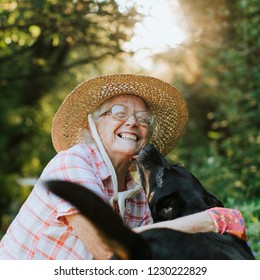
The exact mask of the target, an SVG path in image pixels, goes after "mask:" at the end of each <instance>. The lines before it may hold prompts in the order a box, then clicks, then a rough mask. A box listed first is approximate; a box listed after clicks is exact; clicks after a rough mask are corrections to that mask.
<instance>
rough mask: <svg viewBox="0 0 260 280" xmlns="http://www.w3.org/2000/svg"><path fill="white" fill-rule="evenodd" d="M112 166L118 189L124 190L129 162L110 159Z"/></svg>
mask: <svg viewBox="0 0 260 280" xmlns="http://www.w3.org/2000/svg"><path fill="white" fill-rule="evenodd" d="M112 164H113V166H114V169H115V172H116V176H117V182H118V191H119V192H122V191H125V190H126V177H127V174H128V172H129V167H130V162H129V161H128V162H123V161H118V162H115V161H112Z"/></svg>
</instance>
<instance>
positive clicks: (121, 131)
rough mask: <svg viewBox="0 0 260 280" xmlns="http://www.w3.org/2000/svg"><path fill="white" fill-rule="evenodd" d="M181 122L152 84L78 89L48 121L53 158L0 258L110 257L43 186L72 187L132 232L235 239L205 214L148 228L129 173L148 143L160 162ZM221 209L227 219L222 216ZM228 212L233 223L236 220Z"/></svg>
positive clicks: (175, 96) (104, 79)
mask: <svg viewBox="0 0 260 280" xmlns="http://www.w3.org/2000/svg"><path fill="white" fill-rule="evenodd" d="M187 117H188V112H187V108H186V103H185V101H184V99H183V98H182V96H181V94H180V93H179V92H178V90H177V89H176V88H174V87H172V86H170V85H169V84H167V83H165V82H162V81H160V80H158V79H155V78H152V77H146V76H141V75H132V74H112V75H105V76H100V77H96V78H93V79H91V80H88V81H85V82H83V83H81V84H80V85H79V86H78V87H76V88H75V89H74V91H73V92H72V93H71V94H70V95H69V96H68V97H67V98H66V99H65V100H64V102H63V104H62V105H61V107H60V108H59V110H58V112H57V114H56V115H55V117H54V120H53V128H52V139H53V144H54V147H55V149H56V151H57V152H58V154H57V155H56V156H55V157H54V158H53V159H52V160H51V161H50V162H49V164H48V165H47V167H46V168H45V169H44V171H43V173H42V175H41V176H40V178H39V180H38V182H37V184H36V185H35V187H34V189H33V191H32V192H31V194H30V196H29V197H28V199H27V200H26V202H25V203H24V205H23V206H22V208H21V210H20V212H19V214H18V215H17V217H16V218H15V219H14V221H13V222H12V224H11V225H10V227H9V229H8V231H7V233H6V235H5V236H4V237H3V239H2V241H1V245H0V258H2V259H64V260H65V259H93V258H94V259H108V258H109V257H110V255H111V252H109V251H108V250H107V249H106V248H105V246H103V245H102V242H101V240H100V239H99V236H98V234H97V232H96V231H95V229H94V228H93V227H92V226H91V224H89V223H88V221H87V220H86V219H85V218H83V217H82V216H81V215H80V214H79V213H78V211H77V209H75V208H74V207H72V206H71V205H70V204H69V203H67V202H65V201H63V200H62V199H60V198H58V197H57V196H55V195H54V194H52V193H50V192H48V191H47V189H46V188H45V187H44V181H46V180H50V179H59V180H67V181H72V182H76V183H79V184H81V185H83V186H85V187H86V188H88V189H90V190H92V191H93V192H95V193H96V194H97V195H98V196H99V197H101V198H102V199H103V200H104V201H106V202H107V203H110V204H111V207H113V208H114V210H115V211H116V212H117V213H118V214H119V215H121V217H122V219H123V220H124V222H125V224H126V225H127V226H129V227H130V228H133V229H134V230H135V231H141V230H145V229H148V228H152V227H162V226H163V227H168V228H172V229H179V230H182V231H187V232H208V231H219V232H221V233H222V232H224V230H230V231H231V232H232V230H233V232H234V233H235V234H236V235H239V234H241V231H239V230H237V229H234V228H229V227H230V225H229V223H228V222H226V223H225V222H223V221H225V219H224V220H223V219H222V221H221V222H220V221H218V219H217V218H216V216H214V214H213V211H211V210H208V211H205V212H201V213H197V214H194V215H191V216H187V217H184V218H180V219H177V220H173V221H167V222H163V223H157V224H153V223H152V219H151V214H150V210H149V208H148V204H147V201H146V196H145V193H144V190H143V189H142V188H141V187H139V186H138V184H137V183H136V182H135V181H134V179H133V177H132V176H131V174H130V169H131V167H132V166H133V163H134V160H135V159H136V156H137V155H138V153H139V151H140V149H141V148H142V147H144V145H145V144H147V143H148V142H152V143H153V144H154V145H155V146H156V147H157V148H158V149H159V150H160V151H161V153H162V154H163V155H166V154H167V153H168V152H170V151H171V150H172V149H173V148H174V147H175V145H176V143H177V142H178V140H179V139H180V137H181V135H182V133H183V131H184V127H185V124H186V121H187ZM71 191H72V192H73V189H72V190H71ZM224 210H226V212H225V211H224V212H223V215H224V218H227V216H230V211H228V209H224ZM214 213H215V212H214ZM232 213H233V214H232V215H233V216H234V217H235V218H236V216H237V215H239V214H240V213H239V211H237V212H236V211H233V212H232ZM233 216H232V217H233ZM242 222H243V220H242ZM111 226H112V225H111ZM240 228H241V226H240ZM243 231H244V226H243V224H242V232H243Z"/></svg>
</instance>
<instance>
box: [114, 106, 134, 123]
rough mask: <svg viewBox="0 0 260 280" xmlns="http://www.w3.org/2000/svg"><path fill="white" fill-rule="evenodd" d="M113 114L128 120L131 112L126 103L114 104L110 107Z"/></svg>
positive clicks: (115, 116) (120, 118)
mask: <svg viewBox="0 0 260 280" xmlns="http://www.w3.org/2000/svg"><path fill="white" fill-rule="evenodd" d="M110 112H111V115H112V116H113V117H114V118H116V119H118V120H122V121H124V120H127V118H129V116H130V113H129V110H128V108H127V107H126V106H124V105H114V106H112V107H111V108H110Z"/></svg>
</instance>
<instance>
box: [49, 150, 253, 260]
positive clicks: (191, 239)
mask: <svg viewBox="0 0 260 280" xmlns="http://www.w3.org/2000/svg"><path fill="white" fill-rule="evenodd" d="M138 169H139V172H140V177H141V179H142V182H143V185H144V187H145V189H146V192H147V194H148V195H149V200H150V202H149V205H150V207H151V211H152V216H153V218H154V220H155V221H161V220H169V219H174V218H177V217H181V216H184V215H188V214H190V213H194V212H199V211H202V210H205V209H207V208H209V207H213V206H219V207H221V206H222V203H221V202H220V201H219V200H217V199H216V198H215V196H213V195H212V194H210V193H208V192H207V191H205V189H204V188H203V187H202V185H201V184H200V183H199V182H198V180H197V179H196V178H194V177H193V176H192V175H191V174H190V173H189V172H188V171H187V170H185V169H184V168H183V167H181V166H179V165H170V164H169V163H168V162H167V161H166V160H165V159H164V158H163V157H162V156H161V155H160V153H159V152H158V151H157V150H156V149H155V148H154V147H153V146H152V145H147V146H146V148H145V149H143V150H142V152H141V153H140V156H139V160H138ZM154 172H155V173H154ZM172 174H173V175H172ZM46 185H47V186H48V188H49V189H50V190H51V191H53V192H54V193H55V194H57V195H59V196H61V197H63V198H64V199H66V200H68V201H69V202H70V203H72V204H73V205H75V206H76V207H77V208H78V209H79V210H80V212H81V213H82V214H83V215H84V216H85V217H86V218H87V219H88V220H89V221H90V222H91V223H92V224H93V225H94V226H95V227H96V228H97V230H98V232H99V233H100V235H101V236H102V238H103V241H104V242H105V243H106V244H107V245H108V247H109V248H110V250H111V251H112V252H114V257H113V258H114V259H158V260H160V259H161V260H162V259H176V260H177V259H179V260H185V259H211V260H212V259H254V256H253V254H252V252H251V250H250V248H249V247H248V246H247V243H246V242H245V241H243V240H241V239H239V238H237V237H235V236H233V235H230V234H224V235H220V234H217V233H196V234H188V233H183V232H179V231H175V230H170V229H166V228H158V229H152V230H147V231H144V232H142V233H140V234H136V233H134V232H133V231H131V230H130V229H128V228H127V227H125V226H124V224H123V222H122V220H121V218H120V217H119V216H118V215H117V214H115V213H114V211H113V210H112V208H111V207H110V206H108V205H107V204H106V203H104V202H103V201H102V200H101V199H99V198H98V197H97V196H96V195H95V194H93V193H92V192H91V191H89V190H87V189H85V188H83V187H82V186H79V185H76V184H73V183H70V182H63V181H49V182H47V183H46ZM111 225H113V226H111Z"/></svg>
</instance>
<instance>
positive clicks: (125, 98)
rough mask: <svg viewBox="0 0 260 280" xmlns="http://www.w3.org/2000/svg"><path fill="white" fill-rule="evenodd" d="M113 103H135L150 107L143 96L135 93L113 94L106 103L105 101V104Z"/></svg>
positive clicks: (146, 107)
mask: <svg viewBox="0 0 260 280" xmlns="http://www.w3.org/2000/svg"><path fill="white" fill-rule="evenodd" d="M113 104H134V105H138V106H140V107H143V108H145V109H149V108H148V106H147V104H146V103H145V101H144V100H143V99H142V98H141V97H139V96H137V95H133V94H121V95H118V96H113V97H111V98H110V99H108V100H107V101H106V102H105V103H103V105H108V106H110V105H113Z"/></svg>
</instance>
